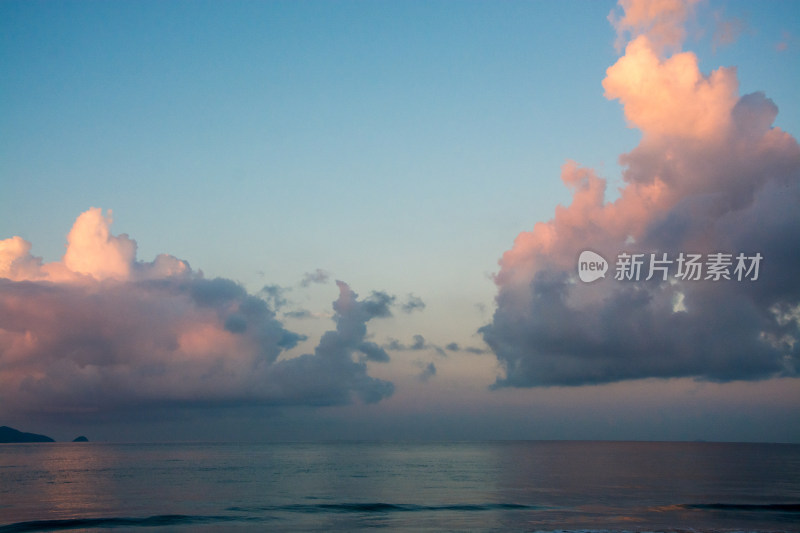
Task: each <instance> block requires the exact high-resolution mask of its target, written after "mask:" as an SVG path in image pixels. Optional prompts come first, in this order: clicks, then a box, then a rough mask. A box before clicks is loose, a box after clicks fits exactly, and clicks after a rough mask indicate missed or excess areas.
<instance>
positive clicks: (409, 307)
mask: <svg viewBox="0 0 800 533" xmlns="http://www.w3.org/2000/svg"><path fill="white" fill-rule="evenodd" d="M400 309H401V310H402V311H403V312H404V313H413V312H414V311H422V310H423V309H425V302H423V301H422V298H420V297H419V296H414V295H413V294H409V295H408V296H407V297H406V301H405V302H403V303H402V304H400Z"/></svg>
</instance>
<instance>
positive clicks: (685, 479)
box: [0, 441, 800, 532]
mask: <svg viewBox="0 0 800 533" xmlns="http://www.w3.org/2000/svg"><path fill="white" fill-rule="evenodd" d="M109 528H114V529H115V530H117V531H120V530H122V531H126V530H142V529H146V530H147V531H176V530H177V531H263V530H268V531H269V530H271V531H357V530H363V529H371V528H384V529H387V530H391V531H564V530H573V531H574V530H583V531H585V530H592V531H695V532H706V531H709V532H710V531H715V532H716V531H795V532H797V531H800V446H797V445H780V444H715V443H645V442H536V441H531V442H487V443H437V444H382V443H327V444H149V445H148V444H99V443H88V444H78V443H76V444H72V443H56V444H4V445H0V532H7V531H53V530H98V529H99V530H102V529H109Z"/></svg>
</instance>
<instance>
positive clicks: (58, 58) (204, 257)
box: [0, 0, 800, 442]
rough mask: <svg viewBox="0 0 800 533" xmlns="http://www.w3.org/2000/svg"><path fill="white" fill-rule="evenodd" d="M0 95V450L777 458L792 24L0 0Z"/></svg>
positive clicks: (708, 16) (786, 397)
mask: <svg viewBox="0 0 800 533" xmlns="http://www.w3.org/2000/svg"><path fill="white" fill-rule="evenodd" d="M0 70H1V71H2V73H3V75H2V76H1V77H0V186H2V194H0V424H3V425H10V426H13V427H16V428H19V429H21V430H24V431H34V432H40V433H46V434H48V435H51V436H53V437H54V438H56V439H57V440H71V439H72V438H74V437H75V436H77V435H86V436H88V437H89V438H90V440H109V441H168V440H203V441H206V440H258V441H263V440H329V439H378V440H381V439H387V440H426V439H430V440H453V439H455V440H473V439H614V440H629V439H630V440H695V439H703V440H724V441H770V442H800V417H798V416H797V413H798V408H800V379H798V375H797V369H798V365H800V360H799V358H800V280H798V279H797V276H796V273H797V271H798V266H800V209H799V208H800V148H799V147H798V144H797V141H796V136H797V135H798V134H800V99H798V97H797V94H796V93H797V87H798V86H800V5H798V4H797V3H796V2H793V1H788V0H786V1H778V0H775V1H770V2H738V1H730V2H716V1H699V2H694V1H688V0H687V1H683V0H659V1H650V2H645V1H642V0H623V1H621V2H620V3H619V5H617V4H615V3H613V2H602V1H597V2H590V1H567V2H544V1H541V2H534V1H526V2H518V1H504V2H472V1H458V2H456V1H430V2H421V1H408V2H406V1H404V2H399V1H398V2H394V1H381V2H367V1H337V2H322V1H300V2H288V1H287V2H283V1H271V2H250V1H238V2H224V3H222V2H182V1H174V2H150V1H122V2H71V1H70V2H65V1H48V2H37V1H32V2H19V1H6V2H2V3H0ZM583 251H591V252H592V253H593V254H596V256H595V255H593V256H591V257H592V258H599V259H597V261H598V265H600V263H603V262H604V263H605V267H604V268H605V272H604V277H600V278H598V279H593V280H591V281H585V280H583V279H582V277H581V275H582V274H585V275H589V274H591V272H588V271H584V272H581V271H580V261H579V258H581V257H583V256H581V255H580V254H581V252H583ZM715 254H722V255H715ZM690 256H692V257H695V260H694V264H696V265H699V266H698V267H697V268H700V272H699V274H698V275H697V276H694V273H696V271H693V272H687V271H686V269H685V268H684V267H685V263H684V261H685V260H689V259H690V258H691V257H690ZM587 257H588V256H587ZM626 258H627V260H628V263H625V261H626ZM592 260H593V261H594V260H595V259H592ZM636 261H640V262H641V266H640V268H641V271H635V270H634V269H633V268H631V266H632V265H634V264H635V263H636ZM626 264H627V266H626ZM653 266H660V267H662V268H661V269H660V270H659V269H653V268H652V267H653ZM756 267H757V270H756ZM588 268H589V267H588V266H587V269H588ZM598 268H599V266H598ZM723 271H724V272H723ZM714 272H717V274H714ZM723 273H724V276H723ZM648 277H649V278H650V279H646V278H648ZM695 277H696V278H697V279H695ZM726 278H730V279H726Z"/></svg>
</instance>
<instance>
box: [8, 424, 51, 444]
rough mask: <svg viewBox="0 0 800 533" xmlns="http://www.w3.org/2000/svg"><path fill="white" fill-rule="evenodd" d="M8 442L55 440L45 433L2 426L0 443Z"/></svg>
mask: <svg viewBox="0 0 800 533" xmlns="http://www.w3.org/2000/svg"><path fill="white" fill-rule="evenodd" d="M8 442H55V440H53V439H51V438H50V437H47V436H45V435H37V434H36V433H25V432H23V431H19V430H17V429H14V428H10V427H8V426H0V443H8Z"/></svg>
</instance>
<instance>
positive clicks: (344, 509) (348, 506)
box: [228, 502, 545, 513]
mask: <svg viewBox="0 0 800 533" xmlns="http://www.w3.org/2000/svg"><path fill="white" fill-rule="evenodd" d="M513 509H545V508H544V507H534V506H531V505H521V504H517V503H485V504H449V505H416V504H402V503H383V502H363V503H316V504H291V505H281V506H266V507H258V508H252V507H248V508H245V507H229V508H228V511H243V512H252V511H273V512H275V511H288V512H296V513H414V512H435V511H461V512H464V511H492V510H513Z"/></svg>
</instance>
